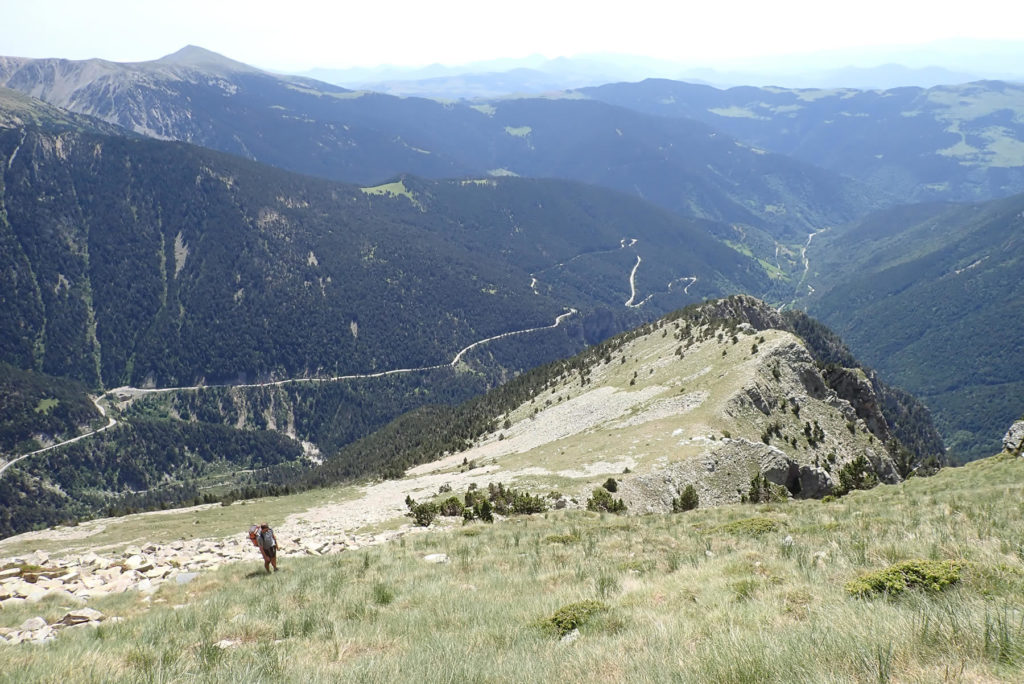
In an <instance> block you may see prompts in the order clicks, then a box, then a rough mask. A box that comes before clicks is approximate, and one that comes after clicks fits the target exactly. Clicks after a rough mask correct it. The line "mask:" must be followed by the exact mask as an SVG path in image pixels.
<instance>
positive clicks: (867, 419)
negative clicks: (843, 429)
mask: <svg viewBox="0 0 1024 684" xmlns="http://www.w3.org/2000/svg"><path fill="white" fill-rule="evenodd" d="M823 375H824V379H825V382H826V383H828V386H829V387H830V388H832V389H833V390H834V391H835V393H836V394H837V395H838V396H839V397H840V398H841V399H844V400H846V401H847V402H848V403H849V404H850V406H852V407H853V409H854V411H856V412H857V417H858V418H860V419H861V420H863V421H864V424H865V425H867V428H868V430H870V431H871V434H873V435H874V436H875V437H877V438H878V439H879V441H881V442H882V443H883V444H885V443H886V442H888V441H889V439H890V437H891V435H890V434H889V424H888V423H887V422H886V420H885V416H883V415H882V410H881V408H880V407H879V405H878V395H877V394H875V389H874V387H873V386H872V385H871V381H870V380H869V379H868V377H867V375H865V373H864V371H862V370H860V369H859V368H827V369H825V371H824V374H823Z"/></svg>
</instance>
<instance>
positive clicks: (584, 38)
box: [0, 0, 1024, 73]
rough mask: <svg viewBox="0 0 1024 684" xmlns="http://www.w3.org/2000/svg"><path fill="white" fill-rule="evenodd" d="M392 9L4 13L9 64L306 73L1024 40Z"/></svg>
mask: <svg viewBox="0 0 1024 684" xmlns="http://www.w3.org/2000/svg"><path fill="white" fill-rule="evenodd" d="M387 10H388V11H387V12H386V13H385V12H383V11H382V10H381V9H379V8H376V7H370V6H351V7H350V6H345V7H340V6H338V5H335V4H333V3H326V2H322V1H321V0H297V2H293V3H290V4H289V5H288V6H287V11H283V10H282V6H281V4H280V3H270V2H267V1H266V0H252V1H250V2H246V3H242V2H237V1H236V0H229V1H227V2H219V3H209V2H199V1H198V0H181V1H180V2H178V3H176V4H175V5H173V7H168V6H160V5H153V4H150V3H134V2H127V1H125V0H98V2H95V3H77V2H70V1H69V0H41V1H40V2H37V3H21V4H19V5H15V6H12V7H9V8H6V9H5V21H4V22H3V25H2V26H0V54H3V55H6V56H17V57H30V58H42V57H60V58H66V59H90V58H101V59H107V60H110V61H115V62H138V61H149V60H154V59H158V58H159V57H161V56H163V55H166V54H170V53H173V52H175V51H177V50H179V49H180V48H182V47H184V46H185V45H190V44H191V45H197V46H201V47H203V48H206V49H209V50H212V51H214V52H217V53H220V54H223V55H225V56H227V57H230V58H232V59H235V60H238V61H241V62H245V63H247V64H251V65H253V66H257V67H260V68H263V69H268V70H274V71H281V72H293V73H294V72H301V71H306V70H310V69H314V68H322V69H347V68H379V67H382V66H397V67H403V68H416V67H424V66H430V65H438V64H440V65H448V66H455V65H464V64H471V63H474V62H485V61H489V60H495V59H511V60H518V59H523V58H527V57H530V56H537V55H542V56H543V57H545V58H547V59H553V58H557V57H580V56H588V55H616V56H642V57H647V58H650V59H654V60H661V61H665V62H673V63H677V64H681V65H686V66H690V67H695V68H698V67H706V68H712V69H737V68H747V66H749V65H757V64H761V63H763V62H765V61H773V60H779V59H781V60H785V59H791V60H797V61H799V60H801V59H804V60H806V59H809V58H811V57H820V56H822V55H839V54H841V53H843V52H844V51H845V52H848V53H851V54H852V53H861V54H865V55H871V54H876V55H879V57H878V58H877V59H880V60H882V61H879V62H876V63H860V64H858V63H850V64H839V65H838V66H855V67H857V66H860V67H864V66H877V65H878V64H881V63H885V62H888V61H892V60H891V59H888V58H886V57H885V55H887V54H901V53H902V54H907V55H912V54H913V53H914V52H915V51H921V52H923V53H927V52H928V51H929V49H930V48H929V46H931V45H934V44H936V43H937V42H943V44H944V45H945V46H947V49H949V48H948V46H950V45H953V44H954V43H951V42H950V41H955V40H965V41H968V42H971V41H982V42H987V41H991V42H999V41H1024V28H1022V27H1024V21H1021V19H1024V9H1022V8H1008V7H1007V6H1006V4H1005V3H1003V2H1001V1H1000V2H996V1H995V0H978V1H977V2H975V3H973V4H972V8H971V12H970V13H969V14H965V13H964V12H963V11H962V10H961V9H959V8H956V7H952V6H937V5H935V3H928V4H925V3H924V2H919V1H917V0H915V1H914V2H903V3H891V2H881V1H880V0H868V1H867V2H865V3H861V4H860V5H858V6H857V7H856V9H855V11H850V10H848V9H847V8H838V7H824V6H822V5H821V4H820V3H812V2H809V0H781V1H780V2H778V3H773V4H772V5H771V6H766V5H765V4H764V3H756V2H751V1H749V0H741V1H733V2H726V3H719V4H716V5H715V6H707V7H676V8H664V7H663V6H662V5H661V3H655V2H653V1H652V0H637V2H634V3H631V5H630V11H629V12H628V13H626V12H622V11H621V10H601V9H599V8H595V7H594V6H593V5H591V4H586V5H585V4H583V3H580V2H575V1H574V2H563V3H545V2H539V1H538V0H524V1H523V2H521V3H519V4H518V5H517V6H516V8H515V12H502V11H500V10H499V9H497V8H494V7H489V6H481V5H479V4H478V3H472V2H469V1H468V0H445V1H443V2H441V3H434V4H431V5H429V6H427V5H423V4H422V3H414V2H410V1H409V0H397V1H396V2H393V3H390V4H389V5H388V6H387ZM994 18H998V21H995V20H994ZM940 56H941V55H940ZM949 57H951V58H952V59H956V57H957V56H956V55H949ZM897 61H900V60H897ZM900 63H905V62H904V61H900ZM930 65H931V64H930V63H917V64H908V66H912V67H921V66H930ZM938 65H939V66H946V67H951V66H955V64H954V65H951V64H949V63H945V64H938Z"/></svg>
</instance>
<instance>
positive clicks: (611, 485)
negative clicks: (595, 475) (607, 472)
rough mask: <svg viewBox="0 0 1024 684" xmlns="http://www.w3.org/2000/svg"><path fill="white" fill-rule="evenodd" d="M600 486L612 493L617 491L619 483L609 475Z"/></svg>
mask: <svg viewBox="0 0 1024 684" xmlns="http://www.w3.org/2000/svg"><path fill="white" fill-rule="evenodd" d="M601 486H602V487H604V488H605V489H607V490H608V491H609V492H613V493H614V492H617V491H619V483H618V482H616V481H615V478H614V477H609V478H608V479H607V480H605V481H604V484H603V485H601Z"/></svg>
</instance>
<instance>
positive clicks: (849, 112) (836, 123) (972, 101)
mask: <svg viewBox="0 0 1024 684" xmlns="http://www.w3.org/2000/svg"><path fill="white" fill-rule="evenodd" d="M581 92H582V93H585V94H586V95H587V96H588V97H592V98H594V99H597V100H601V101H603V102H608V103H611V104H615V105H618V106H622V107H629V108H632V109H635V110H637V111H641V112H645V113H649V114H658V115H663V116H670V117H683V118H686V119H697V120H699V121H703V122H704V123H707V124H709V125H711V126H714V127H715V128H718V129H720V130H722V131H724V132H726V133H728V134H730V135H733V136H736V137H737V138H738V139H740V140H743V141H744V142H746V143H748V144H751V145H755V146H757V147H760V148H763V149H766V150H771V151H772V152H778V153H780V154H786V155H790V156H792V157H794V158H796V159H801V160H803V161H805V162H808V163H811V164H816V165H819V166H822V167H824V168H827V169H831V170H832V171H836V172H838V173H842V174H845V175H847V176H851V177H853V178H857V179H859V180H861V181H863V182H865V183H867V184H868V185H869V186H871V187H873V188H875V189H876V190H879V191H882V192H885V193H888V194H890V195H892V196H894V197H896V198H898V199H899V200H900V201H902V202H925V201H934V200H955V201H969V200H981V199H991V198H994V197H1000V196H1005V195H1008V194H1012V193H1015V192H1019V191H1020V190H1021V188H1024V144H1022V143H1021V140H1022V138H1024V123H1022V120H1021V116H1020V112H1021V111H1024V87H1022V86H1021V85H1019V84H1014V83H1003V82H999V81H982V82H977V83H969V84H965V85H955V86H936V87H934V88H928V89H924V88H896V89H893V90H882V91H878V90H867V91H863V90H852V89H839V90H809V89H808V90H793V89H785V88H752V87H741V88H730V89H728V90H719V89H716V88H712V87H710V86H704V85H694V84H689V83H681V82H678V81H668V80H661V79H651V80H647V81H643V82H641V83H620V84H613V85H605V86H600V87H597V88H587V89H583V90H582V91H581Z"/></svg>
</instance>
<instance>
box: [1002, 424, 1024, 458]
mask: <svg viewBox="0 0 1024 684" xmlns="http://www.w3.org/2000/svg"><path fill="white" fill-rule="evenodd" d="M1003 449H1004V450H1005V451H1008V452H1009V453H1011V454H1014V455H1015V456H1021V455H1024V420H1018V421H1017V422H1016V423H1014V424H1013V425H1011V426H1010V429H1009V430H1007V431H1006V436H1005V437H1003Z"/></svg>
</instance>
